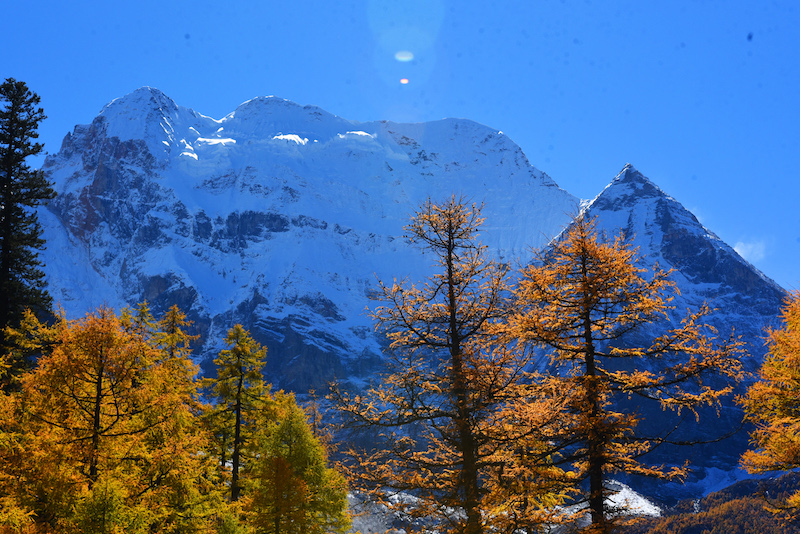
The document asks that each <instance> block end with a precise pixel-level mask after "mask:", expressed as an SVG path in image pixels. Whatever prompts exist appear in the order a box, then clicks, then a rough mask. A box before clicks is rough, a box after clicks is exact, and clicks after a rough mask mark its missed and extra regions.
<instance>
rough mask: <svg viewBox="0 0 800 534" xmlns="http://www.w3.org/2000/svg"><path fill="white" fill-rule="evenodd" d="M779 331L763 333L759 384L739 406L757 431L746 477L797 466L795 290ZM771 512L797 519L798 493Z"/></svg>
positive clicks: (798, 320)
mask: <svg viewBox="0 0 800 534" xmlns="http://www.w3.org/2000/svg"><path fill="white" fill-rule="evenodd" d="M781 318H782V320H783V326H782V327H781V328H776V329H770V330H769V331H768V334H769V335H768V341H767V343H768V346H769V354H768V355H767V357H766V359H765V361H764V364H763V365H762V366H761V371H760V379H759V380H758V381H757V382H755V383H754V384H753V385H752V386H750V389H749V390H748V391H747V395H746V396H745V397H743V398H741V399H739V402H740V403H741V404H742V406H743V407H744V409H745V413H746V414H747V419H748V420H749V421H751V422H753V423H755V425H756V428H755V430H754V431H753V432H752V433H751V434H750V440H751V444H752V446H753V449H752V450H749V451H747V452H745V453H744V455H743V456H742V465H743V466H744V468H745V469H747V471H748V472H750V473H765V472H769V471H790V470H793V469H797V468H798V467H800V291H795V292H793V293H792V294H790V295H789V296H788V297H787V299H786V304H785V306H784V307H783V310H782V311H781ZM771 508H772V509H773V511H775V512H776V513H785V514H786V515H787V516H788V517H794V518H796V516H797V515H798V514H800V491H798V492H796V493H794V494H793V495H791V496H790V497H789V498H788V499H787V502H786V503H773V505H772V506H771Z"/></svg>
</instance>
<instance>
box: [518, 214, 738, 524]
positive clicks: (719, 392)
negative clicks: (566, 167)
mask: <svg viewBox="0 0 800 534" xmlns="http://www.w3.org/2000/svg"><path fill="white" fill-rule="evenodd" d="M675 292H677V288H676V287H675V284H674V283H673V282H672V281H670V279H669V272H665V271H663V270H660V269H658V268H657V267H655V268H653V269H652V270H649V269H645V268H643V267H640V266H639V262H638V258H637V255H636V250H635V249H634V248H632V247H631V246H630V245H628V244H627V243H626V242H625V241H624V239H623V238H622V236H619V237H617V238H616V239H614V240H612V241H608V240H606V239H604V238H603V237H602V236H601V235H599V234H598V232H597V230H596V225H595V222H594V221H593V220H591V219H588V218H587V217H584V216H579V217H577V218H575V220H574V221H573V223H572V225H571V226H570V227H569V228H568V229H567V230H565V232H564V233H563V234H562V235H561V236H559V237H558V238H557V239H555V240H554V242H553V243H552V245H551V246H550V248H548V249H547V250H545V251H543V252H542V253H541V254H539V257H538V261H537V262H536V263H535V264H534V265H531V266H529V267H526V268H524V269H522V272H521V277H520V280H519V283H518V286H517V287H516V289H515V294H514V304H513V305H512V308H511V309H512V310H513V311H512V312H511V313H510V314H509V316H508V318H507V322H506V324H505V325H504V326H503V330H504V335H505V336H506V337H505V339H506V342H507V343H508V344H510V345H516V346H517V349H518V350H522V351H527V350H533V351H537V350H545V351H546V353H547V354H548V355H549V358H550V371H551V372H550V375H549V376H546V377H543V378H542V381H541V382H540V383H539V384H538V386H537V387H538V388H540V389H539V391H541V394H544V395H556V396H561V398H562V399H563V401H564V404H565V405H566V407H567V410H566V411H565V413H564V414H563V416H562V418H561V420H560V422H559V425H556V426H552V427H551V428H550V429H549V430H551V431H554V433H553V434H552V435H551V436H550V438H549V441H550V442H551V443H552V444H553V445H554V446H555V447H556V448H557V449H558V450H559V451H560V453H561V455H562V456H561V459H560V461H562V462H568V463H569V464H570V465H571V466H572V474H573V475H574V476H575V479H576V480H578V481H586V480H588V494H587V495H586V496H585V502H586V503H587V504H588V510H589V514H590V517H591V527H590V530H591V531H592V532H610V531H611V530H612V528H613V525H614V522H615V519H614V514H613V510H611V509H610V507H609V504H608V501H607V499H606V497H607V496H608V495H609V493H610V491H609V489H608V486H607V482H608V477H609V476H610V475H611V474H612V473H614V472H623V473H628V474H635V475H644V476H653V477H661V478H674V477H680V476H682V475H683V474H684V473H685V472H686V470H685V468H682V467H674V468H662V467H656V466H651V465H647V464H645V463H642V462H641V461H640V457H641V455H642V454H644V453H646V452H648V451H649V450H650V449H652V448H653V447H654V445H655V442H653V441H651V440H648V439H646V438H645V437H643V436H639V435H637V433H636V430H637V425H638V423H639V415H638V414H637V413H624V412H621V411H619V408H618V405H617V404H615V402H616V401H618V400H622V399H629V398H631V397H635V396H639V397H643V398H645V399H652V400H656V401H658V402H659V403H660V405H661V406H662V408H664V409H669V410H675V411H681V410H689V411H690V412H694V413H695V414H697V410H698V409H699V408H700V407H701V406H713V405H716V404H717V403H718V402H719V399H720V398H721V397H722V396H723V395H725V394H727V393H729V392H730V391H731V387H730V385H725V386H722V387H718V386H719V380H718V377H719V376H720V375H721V376H722V377H724V378H725V379H726V380H727V379H730V380H737V379H738V378H739V376H740V374H741V363H740V360H739V358H740V357H741V355H742V352H741V344H740V343H739V342H738V341H736V340H732V341H725V342H723V343H720V344H716V343H715V339H713V338H711V337H709V336H710V335H713V329H711V328H710V327H705V326H704V325H703V324H701V319H702V317H703V316H704V315H705V314H706V313H708V310H707V308H705V307H703V308H702V309H700V310H698V311H697V312H695V313H690V314H689V315H688V316H687V317H686V318H685V319H684V320H683V322H682V324H681V325H680V326H678V327H677V328H673V329H670V330H668V331H667V332H666V333H664V334H663V335H660V336H658V337H656V338H655V339H653V340H652V342H651V343H650V344H649V345H647V346H632V345H631V344H630V339H631V338H630V337H629V336H630V334H631V333H632V332H634V331H637V330H641V329H642V327H643V326H645V325H649V324H653V323H657V322H659V321H661V320H665V319H667V318H668V311H669V310H670V307H669V302H670V300H671V296H672V295H673V294H674V293H675ZM710 376H714V377H717V378H716V379H711V380H709V379H708V378H707V377H710ZM533 399H534V402H535V403H539V402H540V399H539V395H535V396H534V397H533ZM524 404H525V402H524V401H520V402H517V403H516V405H515V406H514V409H515V410H516V411H517V412H518V413H520V414H524V412H525V410H526V408H525V406H524ZM534 409H535V410H538V408H536V407H535V406H534ZM520 416H521V417H522V415H520Z"/></svg>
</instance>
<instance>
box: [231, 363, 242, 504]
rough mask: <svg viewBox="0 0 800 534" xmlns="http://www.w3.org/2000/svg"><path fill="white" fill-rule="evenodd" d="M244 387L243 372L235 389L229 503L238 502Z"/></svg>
mask: <svg viewBox="0 0 800 534" xmlns="http://www.w3.org/2000/svg"><path fill="white" fill-rule="evenodd" d="M243 385H244V371H242V372H241V373H239V383H238V385H237V389H236V406H235V408H234V411H235V416H236V423H235V424H234V430H233V457H232V458H231V463H232V472H231V501H232V502H233V501H238V500H239V456H240V454H241V447H242V386H243Z"/></svg>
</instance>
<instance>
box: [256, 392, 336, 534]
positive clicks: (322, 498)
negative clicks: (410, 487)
mask: <svg viewBox="0 0 800 534" xmlns="http://www.w3.org/2000/svg"><path fill="white" fill-rule="evenodd" d="M274 411H276V413H275V414H274V415H275V417H270V419H271V420H267V421H264V423H263V425H262V428H261V430H260V432H259V433H258V437H257V446H256V447H255V455H254V460H253V462H252V465H251V467H250V469H248V481H249V488H250V490H249V493H250V500H249V504H248V506H247V511H248V518H249V521H248V522H249V523H250V524H251V525H253V526H254V527H255V531H256V532H257V533H259V534H261V533H264V534H267V533H268V534H325V533H328V532H339V533H344V532H346V531H347V530H348V529H349V528H350V518H349V515H348V513H347V509H348V503H347V485H346V483H345V480H344V478H343V477H342V475H340V474H339V473H338V472H337V471H335V470H334V469H331V468H329V467H328V465H327V464H328V459H327V454H326V451H325V447H324V445H323V444H322V442H320V440H319V439H317V438H316V437H315V436H314V434H313V431H312V429H311V427H310V425H309V422H308V417H307V415H306V414H305V412H304V411H303V409H302V408H300V407H299V406H298V405H297V403H296V402H295V399H294V396H293V395H286V394H283V393H281V392H278V393H277V394H276V395H275V407H274Z"/></svg>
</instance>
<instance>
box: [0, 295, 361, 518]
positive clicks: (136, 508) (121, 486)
mask: <svg viewBox="0 0 800 534" xmlns="http://www.w3.org/2000/svg"><path fill="white" fill-rule="evenodd" d="M189 327H190V324H189V323H188V321H186V318H185V316H184V315H183V314H182V313H181V312H180V310H178V309H177V308H175V307H173V308H172V309H170V310H169V311H168V312H167V313H166V314H165V316H164V318H163V319H162V320H161V321H156V320H155V319H154V318H153V317H152V315H151V314H150V311H149V309H148V308H147V306H146V305H140V306H139V307H137V308H136V309H134V310H125V311H124V312H123V314H122V316H117V315H116V314H115V313H114V312H113V311H112V310H110V309H108V308H100V309H99V310H97V311H96V312H94V313H91V314H89V315H87V316H86V317H84V318H82V319H77V320H73V321H68V320H66V319H64V318H60V319H59V320H58V321H57V322H56V323H55V324H54V325H52V326H48V325H45V324H42V323H40V322H39V321H38V320H37V319H36V318H35V317H34V316H33V315H32V314H28V315H26V317H25V320H24V321H23V323H22V327H21V328H20V329H19V330H14V331H9V335H10V337H14V338H16V339H19V340H24V341H25V343H26V344H27V345H28V346H29V347H32V348H35V349H37V351H39V352H40V353H41V354H42V355H41V357H40V358H39V361H38V363H37V365H36V367H35V368H34V369H33V370H32V371H30V372H29V373H26V374H23V375H22V376H21V378H20V379H19V386H20V387H19V388H18V389H19V391H18V392H13V393H7V394H3V395H2V396H0V532H30V533H33V532H65V533H70V532H76V533H77V532H98V533H106V532H108V533H111V532H143V533H144V532H147V533H151V532H198V533H199V532H234V531H238V532H276V533H277V532H297V530H296V529H295V530H292V529H286V528H283V529H280V530H272V529H271V528H266V527H265V528H254V525H256V523H257V521H256V519H257V518H259V517H261V516H262V515H263V512H262V510H261V507H262V506H263V507H268V506H270V505H272V501H271V500H270V499H271V498H272V497H266V498H259V500H258V501H257V504H254V503H256V500H255V498H254V496H256V495H258V492H256V491H253V492H251V493H248V492H247V491H246V490H245V491H244V493H243V494H244V497H243V499H244V501H245V504H246V506H242V505H241V503H235V502H234V501H235V499H231V498H229V497H230V489H229V484H230V482H229V481H230V480H232V479H231V477H230V472H229V470H228V467H227V465H225V464H221V463H220V462H218V461H217V454H218V451H219V445H218V444H217V443H216V435H215V434H214V432H213V431H211V430H210V428H209V425H208V424H207V420H208V418H209V416H208V414H209V413H213V411H214V410H213V408H211V407H210V406H209V405H206V404H205V403H204V402H203V399H202V397H201V395H200V382H199V381H198V380H197V378H196V374H197V368H196V366H195V365H194V364H193V363H192V361H191V360H190V359H189V358H188V356H189V344H190V342H191V340H192V336H190V335H189V334H187V329H188V328H189ZM240 330H241V327H238V330H237V329H234V330H233V331H232V332H234V334H240V335H241V338H242V339H244V338H249V336H247V335H246V333H244V332H243V331H241V332H240ZM234 337H235V338H236V339H239V338H237V337H236V336H235V335H234ZM234 350H235V349H234ZM261 355H262V358H263V353H262V354H261ZM259 394H260V395H261V399H260V404H259V406H262V405H263V406H266V405H268V404H270V403H275V402H277V401H275V399H274V398H273V397H272V396H269V395H267V393H266V391H265V390H260V391H259ZM280 398H281V406H283V412H276V411H264V412H263V413H261V414H259V416H258V417H260V420H261V421H262V422H263V423H265V427H264V428H269V429H272V428H276V427H278V428H279V427H280V421H279V419H278V418H280V417H284V416H286V417H288V415H287V414H288V413H291V414H292V418H291V419H292V422H293V424H294V425H295V426H296V427H297V428H300V429H301V430H302V429H303V428H304V427H305V428H306V429H307V428H308V423H307V421H306V418H305V414H304V412H303V411H302V409H301V408H299V407H298V406H297V404H296V403H295V401H294V397H291V396H286V395H283V394H282V393H281V394H280ZM234 420H235V419H234ZM215 422H216V423H217V425H218V426H217V427H215V429H217V430H218V429H219V424H220V423H219V421H215ZM267 423H269V424H267ZM270 425H272V426H270ZM263 432H264V436H263V437H262V440H268V439H269V431H267V430H264V431H263ZM229 433H230V434H234V433H235V429H233V428H232V429H229ZM231 445H233V446H234V448H235V445H236V444H235V443H232V444H231ZM303 446H304V447H306V448H307V449H309V450H312V451H316V452H315V453H313V454H316V456H315V457H314V459H315V461H316V462H317V464H318V465H315V468H316V469H318V470H319V471H320V472H323V473H326V474H327V473H328V471H330V469H329V468H328V467H327V465H326V463H327V458H326V457H325V454H324V451H323V450H322V446H321V444H320V443H319V442H315V441H313V440H306V441H305V442H304V443H303ZM249 450H250V451H251V454H252V455H253V456H254V457H255V456H258V457H261V458H269V457H270V456H269V454H270V452H269V451H268V450H266V449H262V450H259V449H258V447H257V445H256V444H255V443H253V444H252V446H251V449H249ZM229 454H230V453H229ZM309 454H312V453H311V452H309ZM308 463H309V462H306V463H305V464H303V465H296V464H294V463H293V461H292V459H291V458H289V459H287V460H286V461H285V463H284V466H283V467H284V469H285V470H286V472H287V473H289V475H291V474H293V473H295V472H296V471H302V470H305V469H308V465H307V464H308ZM251 471H252V470H251ZM289 475H287V479H288V478H291V477H290V476H289ZM329 476H330V477H332V475H329ZM241 478H242V480H243V481H244V482H243V483H242V485H243V486H248V484H250V485H252V484H255V480H257V479H260V478H263V477H261V476H260V475H258V476H256V475H251V474H250V472H243V474H242V477H241ZM234 487H237V486H234ZM331 491H332V495H335V496H338V501H333V502H335V503H336V504H334V505H330V504H328V505H327V508H325V510H324V513H320V514H319V515H312V516H310V518H309V519H307V521H306V524H308V525H315V524H317V523H320V522H322V521H324V520H327V518H328V517H329V516H334V517H335V519H336V523H335V525H336V527H339V528H338V529H334V530H337V531H340V530H341V529H342V528H346V526H347V525H349V523H348V519H347V516H346V509H345V506H344V504H343V503H344V495H345V492H346V488H345V487H344V485H343V483H341V482H337V484H336V485H335V486H334V489H332V490H331ZM337 492H338V493H337ZM273 497H274V496H273ZM297 498H298V499H300V502H298V503H297V505H298V506H304V505H305V506H306V508H310V509H312V510H313V511H314V512H317V509H316V507H315V506H314V505H313V504H304V503H305V502H306V501H307V500H308V499H309V495H307V494H304V495H298V496H297ZM304 499H305V501H304ZM337 506H338V508H337ZM324 524H326V525H327V524H328V523H324Z"/></svg>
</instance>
